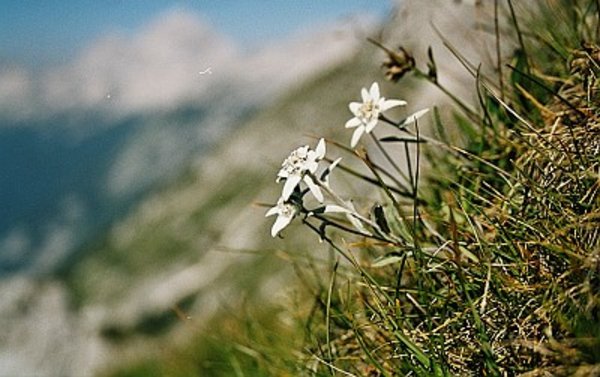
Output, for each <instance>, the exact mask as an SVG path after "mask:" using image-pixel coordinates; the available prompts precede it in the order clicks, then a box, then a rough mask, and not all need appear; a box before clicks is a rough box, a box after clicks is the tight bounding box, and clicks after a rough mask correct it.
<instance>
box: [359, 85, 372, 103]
mask: <svg viewBox="0 0 600 377" xmlns="http://www.w3.org/2000/svg"><path fill="white" fill-rule="evenodd" d="M360 96H361V97H362V101H363V103H364V102H368V101H369V100H370V99H371V95H370V94H369V92H368V91H367V89H366V88H362V89H361V90H360Z"/></svg>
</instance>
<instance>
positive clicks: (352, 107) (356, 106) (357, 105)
mask: <svg viewBox="0 0 600 377" xmlns="http://www.w3.org/2000/svg"><path fill="white" fill-rule="evenodd" d="M361 106H362V103H360V102H350V104H349V105H348V108H349V109H350V111H351V112H352V114H354V115H356V114H357V113H358V111H359V110H360V107H361Z"/></svg>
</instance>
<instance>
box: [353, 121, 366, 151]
mask: <svg viewBox="0 0 600 377" xmlns="http://www.w3.org/2000/svg"><path fill="white" fill-rule="evenodd" d="M363 132H365V127H364V126H362V125H361V126H359V127H358V128H357V129H356V130H355V131H354V133H353V134H352V140H351V141H350V147H352V148H354V147H355V146H356V144H358V140H360V137H361V136H362V134H363Z"/></svg>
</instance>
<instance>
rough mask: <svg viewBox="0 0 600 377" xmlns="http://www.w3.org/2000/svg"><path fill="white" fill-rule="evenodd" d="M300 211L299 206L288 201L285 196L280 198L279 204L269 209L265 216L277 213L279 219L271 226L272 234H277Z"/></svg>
mask: <svg viewBox="0 0 600 377" xmlns="http://www.w3.org/2000/svg"><path fill="white" fill-rule="evenodd" d="M297 213H298V208H297V207H296V206H295V205H293V204H291V203H286V202H285V200H283V198H279V200H278V201H277V205H276V206H275V207H272V208H271V209H269V210H268V211H267V213H266V214H265V217H268V216H273V215H277V219H275V222H274V223H273V226H272V227H271V236H273V237H275V236H277V234H278V233H279V232H280V231H281V230H282V229H283V228H285V227H286V226H288V225H289V223H290V222H291V221H292V220H293V219H294V217H295V216H296V214H297Z"/></svg>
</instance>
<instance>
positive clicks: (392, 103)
mask: <svg viewBox="0 0 600 377" xmlns="http://www.w3.org/2000/svg"><path fill="white" fill-rule="evenodd" d="M405 105H406V101H402V100H399V99H388V100H385V101H383V103H382V104H381V105H380V106H379V108H380V109H381V111H386V110H389V109H391V108H393V107H397V106H405Z"/></svg>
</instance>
